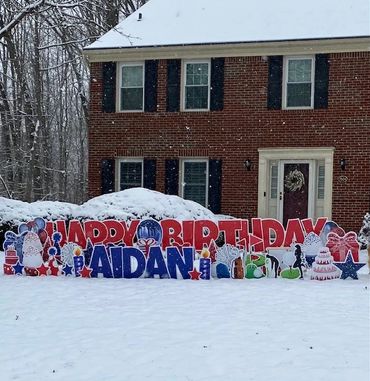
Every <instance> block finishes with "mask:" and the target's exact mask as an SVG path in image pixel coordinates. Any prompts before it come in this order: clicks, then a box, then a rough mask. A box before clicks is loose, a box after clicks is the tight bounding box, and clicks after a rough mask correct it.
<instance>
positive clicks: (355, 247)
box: [326, 232, 360, 262]
mask: <svg viewBox="0 0 370 381" xmlns="http://www.w3.org/2000/svg"><path fill="white" fill-rule="evenodd" d="M327 240H328V241H327V243H326V246H327V247H328V248H329V250H330V252H331V255H332V256H333V258H334V262H344V261H345V260H346V256H347V253H348V251H351V252H352V256H353V260H354V262H358V261H359V250H360V244H359V243H358V242H357V234H356V233H355V232H349V233H347V234H345V235H344V236H342V237H341V236H339V235H338V234H336V233H334V232H331V233H329V234H328V237H327Z"/></svg>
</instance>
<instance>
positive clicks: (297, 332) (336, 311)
mask: <svg viewBox="0 0 370 381" xmlns="http://www.w3.org/2000/svg"><path fill="white" fill-rule="evenodd" d="M0 257H1V258H2V259H1V260H0V265H1V266H2V261H3V255H0ZM367 272H368V269H363V271H362V274H361V275H360V280H359V281H352V280H346V281H343V280H334V281H326V282H317V281H309V280H306V281H289V280H284V279H277V280H274V279H265V280H255V281H247V280H245V281H237V280H214V281H209V282H207V281H199V282H195V281H184V280H181V281H180V280H157V279H138V280H123V279H120V280H118V279H116V280H114V279H79V278H68V279H66V278H63V277H60V278H59V277H58V278H54V277H48V278H45V277H41V278H31V277H15V276H2V275H0V379H1V381H9V380H19V381H43V380H47V381H49V380H53V381H54V380H55V381H62V380H63V381H65V380H71V381H85V380H86V381H87V380H88V381H144V380H150V381H203V380H204V381H208V380H212V381H246V380H247V381H253V380H254V381H282V380H284V381H293V380H294V381H296V380H297V379H298V380H300V381H352V380H353V381H368V380H369V320H370V318H369V275H367Z"/></svg>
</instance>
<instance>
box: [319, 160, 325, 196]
mask: <svg viewBox="0 0 370 381" xmlns="http://www.w3.org/2000/svg"><path fill="white" fill-rule="evenodd" d="M317 198H318V199H319V200H324V198H325V164H319V165H318V168H317Z"/></svg>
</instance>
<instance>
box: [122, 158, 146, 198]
mask: <svg viewBox="0 0 370 381" xmlns="http://www.w3.org/2000/svg"><path fill="white" fill-rule="evenodd" d="M123 163H140V164H141V184H140V187H143V186H144V158H137V157H130V158H127V157H125V158H118V159H116V170H115V172H116V173H115V180H116V186H115V188H116V192H119V191H121V164H123Z"/></svg>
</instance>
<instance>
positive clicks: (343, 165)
mask: <svg viewBox="0 0 370 381" xmlns="http://www.w3.org/2000/svg"><path fill="white" fill-rule="evenodd" d="M339 164H340V168H341V170H342V171H345V169H346V164H347V163H346V159H340V161H339Z"/></svg>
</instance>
